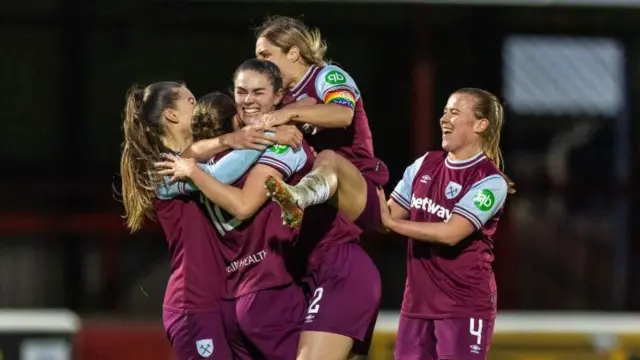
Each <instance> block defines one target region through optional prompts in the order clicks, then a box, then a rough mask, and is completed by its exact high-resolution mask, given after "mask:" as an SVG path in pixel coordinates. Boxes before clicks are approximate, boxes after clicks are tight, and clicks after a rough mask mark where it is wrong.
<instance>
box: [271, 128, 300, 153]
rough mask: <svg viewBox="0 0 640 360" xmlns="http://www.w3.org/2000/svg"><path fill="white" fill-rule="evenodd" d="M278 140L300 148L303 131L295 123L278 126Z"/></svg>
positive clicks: (282, 143)
mask: <svg viewBox="0 0 640 360" xmlns="http://www.w3.org/2000/svg"><path fill="white" fill-rule="evenodd" d="M276 142H277V143H278V144H280V145H288V146H289V147H291V148H292V149H294V150H295V149H298V148H299V147H300V145H301V144H302V133H301V132H300V130H298V128H297V127H296V126H294V125H281V126H278V127H277V128H276Z"/></svg>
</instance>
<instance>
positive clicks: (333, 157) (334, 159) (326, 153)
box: [314, 150, 340, 168]
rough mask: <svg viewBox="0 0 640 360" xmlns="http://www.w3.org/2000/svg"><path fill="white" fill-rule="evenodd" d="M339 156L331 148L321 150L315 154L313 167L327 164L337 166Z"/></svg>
mask: <svg viewBox="0 0 640 360" xmlns="http://www.w3.org/2000/svg"><path fill="white" fill-rule="evenodd" d="M339 156H340V155H338V153H336V152H335V151H333V150H322V151H321V152H320V153H319V154H318V156H316V160H315V162H314V167H318V166H329V167H332V168H336V167H338V161H339Z"/></svg>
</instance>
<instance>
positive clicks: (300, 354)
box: [121, 17, 514, 360]
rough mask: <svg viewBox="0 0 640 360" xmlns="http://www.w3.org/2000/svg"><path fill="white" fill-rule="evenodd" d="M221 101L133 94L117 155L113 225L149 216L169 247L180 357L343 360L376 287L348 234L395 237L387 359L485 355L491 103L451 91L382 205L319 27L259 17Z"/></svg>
mask: <svg viewBox="0 0 640 360" xmlns="http://www.w3.org/2000/svg"><path fill="white" fill-rule="evenodd" d="M255 53H256V58H255V59H249V60H246V61H244V62H243V63H242V64H241V65H240V66H239V67H238V68H237V69H236V72H235V74H234V75H233V94H232V97H230V96H228V95H226V94H224V93H221V92H214V93H210V94H207V95H205V96H202V97H201V98H199V99H198V100H196V99H195V97H194V95H193V94H192V93H191V92H190V91H189V89H188V88H187V87H186V86H185V84H183V83H179V82H170V81H162V82H156V83H152V84H150V85H148V86H146V87H145V88H138V87H133V88H132V89H131V90H130V91H129V93H128V95H127V104H126V107H125V118H124V144H123V150H122V157H121V175H122V185H123V186H122V190H123V191H122V195H123V202H124V206H125V215H126V219H127V225H128V227H129V228H130V229H131V230H132V231H137V230H139V229H140V228H141V226H142V225H143V223H144V221H145V219H155V220H157V221H158V222H159V223H160V225H161V226H162V228H163V230H164V233H165V236H166V238H167V242H168V244H169V252H170V254H171V263H172V265H171V273H170V277H169V280H168V284H167V289H166V293H165V298H164V303H163V323H164V327H165V331H166V334H167V337H168V339H169V341H170V343H171V345H172V347H173V349H174V352H175V354H176V357H177V359H179V360H191V359H204V358H210V359H220V360H227V359H266V360H271V359H273V360H293V359H298V360H303V359H304V360H325V359H329V360H333V359H335V360H344V359H351V358H356V357H358V356H362V355H366V354H367V352H368V350H369V345H370V342H371V338H372V334H373V330H374V327H375V322H376V319H377V316H378V308H379V304H380V296H381V290H382V289H381V283H380V275H379V273H378V270H377V268H376V266H375V264H374V263H373V261H372V260H371V258H370V257H369V256H368V254H367V253H366V252H365V251H364V250H363V248H362V247H361V246H360V244H359V238H360V236H361V234H362V233H363V232H370V231H383V230H384V231H393V232H395V233H398V234H400V235H403V236H406V237H408V238H409V243H408V254H407V259H408V264H407V281H406V288H405V293H404V299H403V302H402V309H401V316H400V324H399V328H398V333H397V342H396V349H395V358H396V359H399V360H405V359H407V360H408V359H412V360H413V359H432V360H444V359H450V360H454V359H455V360H464V359H478V360H480V359H485V358H486V356H487V352H488V349H489V346H490V343H491V336H492V334H493V323H494V319H495V314H496V285H495V279H494V276H493V271H492V268H491V264H492V261H493V240H492V236H493V234H494V233H495V231H496V228H497V224H498V220H499V217H500V214H501V212H502V209H503V206H504V203H505V199H506V197H507V194H508V193H512V192H513V191H514V190H513V183H512V182H511V181H510V180H509V179H508V178H507V177H506V175H504V173H502V172H501V170H500V168H501V165H502V164H501V162H502V157H501V153H500V148H499V144H500V131H501V127H502V122H503V113H502V106H501V104H500V102H499V101H498V99H497V98H496V97H495V96H494V95H492V94H491V93H489V92H487V91H484V90H481V89H476V88H464V89H460V90H457V91H455V92H454V93H453V94H452V95H451V96H450V97H449V100H448V102H447V104H446V106H445V109H444V114H443V115H442V117H441V119H440V127H441V129H442V147H443V150H444V151H433V152H428V153H427V154H425V155H423V156H422V157H420V158H419V159H417V160H416V161H415V162H414V163H413V164H411V165H410V166H409V167H407V169H406V170H405V172H404V175H403V177H402V179H401V180H400V182H399V183H398V184H397V185H396V187H395V189H394V190H393V192H392V193H391V195H390V196H389V199H388V200H387V199H386V196H385V194H384V191H383V190H382V187H383V186H384V185H386V184H387V182H388V180H389V173H388V170H387V167H386V165H385V164H384V163H383V162H382V161H381V160H379V159H377V158H376V157H375V156H374V151H373V141H372V136H371V131H370V128H369V122H368V119H367V115H366V112H365V110H364V105H363V101H362V98H361V94H360V91H359V89H358V86H357V84H356V82H355V81H354V79H353V78H352V77H351V76H350V75H349V74H348V73H347V72H346V71H344V70H343V69H341V68H340V67H337V66H334V65H331V64H328V63H327V62H326V61H325V53H326V44H325V43H324V42H323V41H322V38H321V36H320V33H319V32H318V31H317V30H315V29H309V28H308V27H307V26H305V25H304V24H303V23H301V22H300V21H298V20H296V19H292V18H287V17H274V18H271V19H269V20H267V21H266V22H265V23H264V24H263V25H262V26H261V27H260V28H259V29H258V31H257V37H256V48H255Z"/></svg>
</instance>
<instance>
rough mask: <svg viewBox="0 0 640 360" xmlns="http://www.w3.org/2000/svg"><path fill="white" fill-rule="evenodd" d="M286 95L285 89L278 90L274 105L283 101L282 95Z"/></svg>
mask: <svg viewBox="0 0 640 360" xmlns="http://www.w3.org/2000/svg"><path fill="white" fill-rule="evenodd" d="M283 96H284V91H283V90H282V89H280V90H278V92H277V93H276V95H275V96H274V98H273V105H274V106H275V105H278V104H280V102H281V101H282V97H283Z"/></svg>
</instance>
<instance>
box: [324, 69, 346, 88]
mask: <svg viewBox="0 0 640 360" xmlns="http://www.w3.org/2000/svg"><path fill="white" fill-rule="evenodd" d="M324 80H325V81H326V82H328V83H329V84H331V85H340V84H344V83H346V82H347V77H346V76H344V74H343V73H342V72H340V71H338V70H331V71H329V72H328V73H327V74H326V75H325V76H324Z"/></svg>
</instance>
